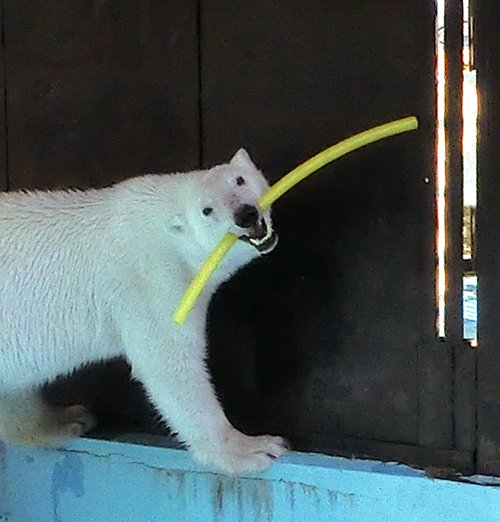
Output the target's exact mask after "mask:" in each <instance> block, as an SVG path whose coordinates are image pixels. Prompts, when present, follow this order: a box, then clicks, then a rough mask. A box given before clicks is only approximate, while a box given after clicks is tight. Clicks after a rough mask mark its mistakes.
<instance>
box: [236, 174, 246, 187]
mask: <svg viewBox="0 0 500 522" xmlns="http://www.w3.org/2000/svg"><path fill="white" fill-rule="evenodd" d="M244 184H245V179H244V178H242V177H241V176H238V177H237V178H236V185H238V187H241V185H244Z"/></svg>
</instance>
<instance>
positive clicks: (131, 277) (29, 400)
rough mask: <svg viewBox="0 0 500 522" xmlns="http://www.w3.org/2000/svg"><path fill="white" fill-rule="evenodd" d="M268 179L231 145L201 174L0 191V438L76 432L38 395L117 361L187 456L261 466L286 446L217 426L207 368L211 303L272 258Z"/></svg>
mask: <svg viewBox="0 0 500 522" xmlns="http://www.w3.org/2000/svg"><path fill="white" fill-rule="evenodd" d="M267 187H268V184H267V181H266V180H265V178H264V177H263V175H262V174H261V173H260V171H259V170H258V169H257V168H256V166H255V165H254V164H253V163H252V161H251V159H250V158H249V156H248V154H247V153H246V152H245V151H244V150H243V149H241V150H240V151H238V152H237V153H236V154H235V156H234V157H233V158H232V160H231V161H230V163H228V164H223V165H219V166H216V167H214V168H212V169H209V170H200V171H193V172H187V173H180V174H174V175H172V174H151V175H145V176H141V177H137V178H133V179H129V180H127V181H124V182H122V183H118V184H116V185H115V186H113V187H110V188H104V189H99V190H88V191H69V192H67V191H56V192H17V193H6V194H1V195H0V267H1V271H0V358H1V359H0V360H1V365H0V438H3V439H5V440H14V441H21V442H28V443H41V444H44V443H54V442H59V441H60V440H61V439H63V438H64V437H68V436H72V435H80V434H82V433H83V432H85V431H87V430H88V429H89V427H90V426H91V424H92V422H93V419H92V416H91V415H90V414H89V413H87V412H86V411H85V410H84V409H83V408H82V407H81V406H72V407H69V408H64V409H62V408H61V409H59V410H56V409H54V408H49V407H48V406H47V405H46V404H44V403H43V402H42V401H41V399H40V398H39V393H38V390H39V387H40V385H42V384H43V383H45V382H47V381H50V380H52V379H54V378H55V377H56V376H57V375H60V374H67V373H69V372H71V371H73V370H74V369H76V368H78V367H80V366H81V365H83V364H85V363H88V362H91V361H96V360H102V359H107V358H111V357H114V356H117V355H124V356H125V357H126V358H127V359H128V361H129V362H130V364H131V366H132V372H133V375H134V376H135V377H136V378H138V379H139V380H140V381H142V383H143V384H144V386H145V388H146V390H147V392H148V394H149V397H150V399H151V400H152V402H153V403H154V404H155V406H156V408H157V409H158V411H159V413H160V414H161V416H162V418H163V419H165V420H166V421H167V422H168V424H169V425H170V426H171V427H172V428H173V429H174V431H176V432H177V433H178V435H179V438H180V439H181V440H183V441H184V442H185V443H186V444H187V446H188V447H189V449H190V450H191V452H192V454H193V456H194V457H195V459H196V460H198V461H199V462H201V463H203V464H209V465H213V466H215V467H218V468H219V469H221V470H223V471H226V472H229V473H243V472H251V471H255V470H261V469H264V468H266V467H267V466H269V465H270V463H271V459H272V458H276V457H279V456H281V455H283V454H284V453H285V452H286V451H287V449H286V444H285V442H284V440H283V439H282V438H281V437H274V436H269V435H263V436H257V437H250V436H247V435H245V434H243V433H241V432H239V431H237V430H236V429H235V428H234V427H233V426H232V425H231V424H230V423H229V421H228V420H227V418H226V416H225V414H224V412H223V410H222V408H221V406H220V404H219V402H218V400H217V397H216V395H215V393H214V390H213V387H212V384H211V381H210V377H209V375H208V372H207V368H206V364H205V357H206V338H205V329H206V313H207V308H208V303H209V300H210V297H211V295H212V294H213V293H214V292H215V290H216V289H217V287H218V286H220V284H221V283H222V282H223V281H225V280H227V279H228V278H229V277H230V276H231V275H232V274H234V273H235V272H236V271H237V270H238V269H240V268H241V267H243V266H244V265H246V264H247V263H249V262H250V261H251V260H252V259H254V258H256V257H258V256H259V255H261V254H262V253H266V252H268V251H270V250H272V249H273V248H274V246H275V244H276V242H277V236H276V234H275V233H274V232H273V230H272V224H271V217H270V212H269V211H265V212H263V211H262V210H260V209H259V207H258V204H257V200H258V198H259V196H261V195H262V194H263V192H264V191H265V190H266V189H267ZM228 231H230V232H233V233H236V234H237V235H238V236H240V238H242V239H245V241H237V243H236V244H235V245H234V246H233V248H232V250H231V251H230V252H229V254H228V255H227V256H226V257H225V258H224V260H223V262H222V264H221V266H220V267H219V268H218V269H217V271H216V273H215V274H214V276H213V278H212V279H211V281H210V282H209V284H208V286H207V287H206V289H205V290H204V292H203V295H202V296H201V298H200V300H199V302H198V304H197V305H196V307H195V309H194V310H193V312H192V313H191V315H190V317H189V318H188V320H187V322H186V324H185V325H184V326H183V327H179V326H177V325H175V324H173V322H172V315H173V313H174V310H175V308H176V306H177V305H178V303H179V301H180V299H181V297H182V295H183V293H184V291H185V290H186V288H187V285H188V284H189V282H190V281H191V280H192V278H193V276H194V275H195V273H196V272H197V270H198V268H199V267H200V265H201V263H202V262H203V261H204V260H205V258H206V257H207V255H208V254H209V253H210V252H211V251H212V250H213V248H214V247H215V246H216V244H217V243H218V242H219V240H220V239H221V238H222V236H223V235H224V233H226V232H228Z"/></svg>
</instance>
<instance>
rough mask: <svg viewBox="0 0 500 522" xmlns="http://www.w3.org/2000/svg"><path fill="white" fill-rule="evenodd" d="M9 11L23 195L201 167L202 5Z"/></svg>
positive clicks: (157, 2) (155, 0)
mask: <svg viewBox="0 0 500 522" xmlns="http://www.w3.org/2000/svg"><path fill="white" fill-rule="evenodd" d="M4 4H5V31H6V32H5V42H6V61H7V71H8V113H9V145H10V149H9V153H10V158H9V159H10V167H11V186H12V188H18V187H60V186H68V185H69V186H79V187H81V186H89V185H93V186H96V185H97V186H100V185H105V184H108V183H110V182H113V181H117V180H121V179H123V178H126V177H128V176H131V175H135V174H140V173H143V172H146V171H160V170H162V171H169V170H177V169H186V168H191V167H194V166H196V165H197V163H198V160H199V158H198V156H199V133H198V87H199V86H198V45H197V32H196V31H197V14H196V9H197V2H196V1H194V0H192V1H188V2H185V1H181V0H174V1H169V2H163V1H161V0H152V1H149V2H134V1H125V2H123V1H118V0H110V1H106V2H71V3H69V4H64V6H62V4H61V3H60V2H58V1H57V0H48V1H45V2H31V1H29V0H5V2H4ZM0 141H1V138H0Z"/></svg>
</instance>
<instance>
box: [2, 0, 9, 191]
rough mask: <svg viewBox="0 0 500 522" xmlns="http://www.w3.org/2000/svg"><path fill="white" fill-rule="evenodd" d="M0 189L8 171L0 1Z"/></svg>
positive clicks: (3, 187)
mask: <svg viewBox="0 0 500 522" xmlns="http://www.w3.org/2000/svg"><path fill="white" fill-rule="evenodd" d="M0 18H1V23H0V190H7V188H8V186H9V173H8V161H7V113H6V110H5V106H6V99H5V96H6V92H5V88H6V78H5V46H4V9H3V2H2V3H0Z"/></svg>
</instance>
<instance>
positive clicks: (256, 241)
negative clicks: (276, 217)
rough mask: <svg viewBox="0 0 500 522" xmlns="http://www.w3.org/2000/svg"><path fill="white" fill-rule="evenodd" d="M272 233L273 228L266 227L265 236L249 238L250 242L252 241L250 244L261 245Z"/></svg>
mask: <svg viewBox="0 0 500 522" xmlns="http://www.w3.org/2000/svg"><path fill="white" fill-rule="evenodd" d="M272 235H273V229H272V228H271V227H267V233H266V235H265V236H263V237H261V238H250V243H252V245H256V246H259V245H262V244H263V243H265V242H266V241H267V240H268V239H270V237H271V236H272Z"/></svg>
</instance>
